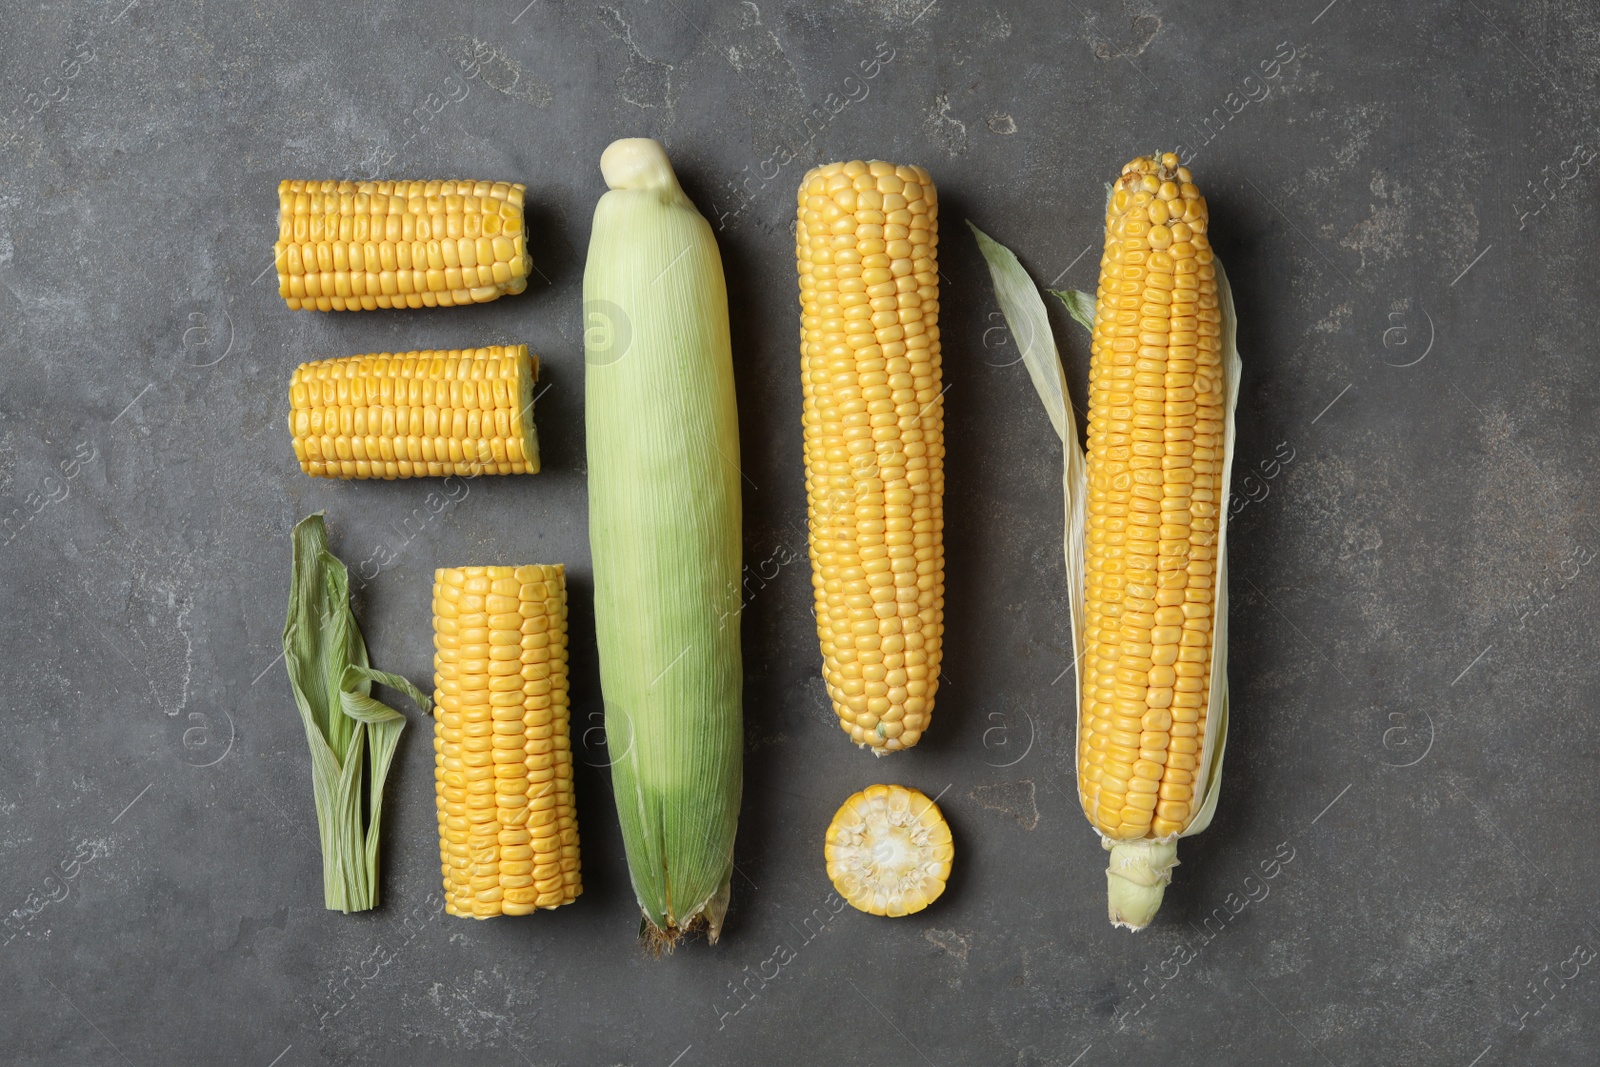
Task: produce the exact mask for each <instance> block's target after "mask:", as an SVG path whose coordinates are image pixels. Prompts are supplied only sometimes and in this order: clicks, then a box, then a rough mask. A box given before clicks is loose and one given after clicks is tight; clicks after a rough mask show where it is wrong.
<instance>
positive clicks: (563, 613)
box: [433, 564, 583, 919]
mask: <svg viewBox="0 0 1600 1067" xmlns="http://www.w3.org/2000/svg"><path fill="white" fill-rule="evenodd" d="M433 628H434V639H433V642H434V647H435V648H436V649H437V652H436V654H435V656H434V670H435V672H436V680H435V685H436V686H437V689H436V691H435V693H434V735H433V738H434V739H433V750H434V792H435V796H436V798H437V805H438V811H439V862H440V870H441V871H442V873H443V874H444V894H445V910H446V911H448V912H449V913H450V914H452V915H467V916H471V917H473V918H477V919H484V918H488V917H490V916H492V915H527V914H529V913H530V912H532V911H533V910H534V909H535V908H555V907H559V906H561V905H562V904H569V903H571V902H572V901H573V900H574V899H576V898H577V896H578V894H579V893H581V892H583V885H582V882H581V880H580V878H579V872H578V822H577V815H576V812H575V807H574V803H573V789H572V745H571V742H570V740H569V736H568V719H569V713H568V705H567V587H566V574H565V571H564V570H563V568H562V567H561V566H560V565H559V564H558V565H556V566H548V567H455V568H446V569H441V570H439V571H436V572H435V574H434V587H433Z"/></svg>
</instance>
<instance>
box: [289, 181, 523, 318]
mask: <svg viewBox="0 0 1600 1067" xmlns="http://www.w3.org/2000/svg"><path fill="white" fill-rule="evenodd" d="M524 191H525V187H524V186H522V185H520V184H509V183H507V182H468V181H428V182H393V181H389V182H349V181H283V182H279V183H278V242H277V244H276V245H275V246H274V248H273V252H274V258H275V260H276V263H277V268H278V295H280V296H282V297H283V298H284V300H285V301H287V302H288V304H289V308H290V310H292V311H298V310H301V309H305V310H317V311H362V310H365V311H371V310H373V309H375V308H390V307H412V308H419V307H451V306H453V305H456V304H477V303H482V302H484V301H486V300H497V299H499V298H500V297H501V296H502V295H504V294H506V293H520V292H522V291H523V290H524V289H526V288H527V287H528V270H529V268H530V267H531V266H532V262H531V261H530V260H529V258H528V251H527V242H526V239H525V235H524V232H523V216H522V194H523V192H524Z"/></svg>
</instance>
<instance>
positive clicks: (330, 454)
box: [289, 345, 539, 478]
mask: <svg viewBox="0 0 1600 1067" xmlns="http://www.w3.org/2000/svg"><path fill="white" fill-rule="evenodd" d="M538 377H539V357H537V356H529V355H528V346H527V345H490V346H489V347H487V348H468V349H452V350H450V351H442V352H432V351H425V352H401V353H389V352H383V353H379V354H375V355H370V356H348V357H345V358H343V359H325V360H321V361H319V362H315V363H302V364H301V365H300V367H299V368H298V369H296V371H295V372H294V377H293V378H292V379H291V380H290V384H289V432H290V434H292V435H293V437H294V454H295V457H296V458H297V459H299V460H300V469H301V470H303V471H305V472H306V473H307V474H309V475H311V476H313V477H317V478H422V477H435V478H437V477H442V476H445V475H450V474H462V475H477V474H535V473H537V472H538V470H539V440H538V437H537V436H535V433H534V425H533V383H534V381H535V380H536V379H537V378H538Z"/></svg>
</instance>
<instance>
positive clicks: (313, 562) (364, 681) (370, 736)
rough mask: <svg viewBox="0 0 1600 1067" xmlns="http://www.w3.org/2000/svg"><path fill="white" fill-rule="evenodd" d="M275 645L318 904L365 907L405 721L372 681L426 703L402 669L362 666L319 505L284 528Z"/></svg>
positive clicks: (374, 894) (373, 900)
mask: <svg viewBox="0 0 1600 1067" xmlns="http://www.w3.org/2000/svg"><path fill="white" fill-rule="evenodd" d="M283 651H284V663H285V664H286V666H287V667H288V672H289V686H290V688H291V689H292V690H293V691H294V699H295V706H296V707H297V708H298V709H299V711H300V721H301V724H302V725H303V726H304V727H305V731H306V742H307V744H308V745H309V746H310V749H311V786H312V792H313V796H314V797H315V800H316V806H317V831H318V834H319V836H320V837H321V840H322V890H323V904H324V905H325V906H326V907H327V908H328V909H329V910H331V911H342V912H346V913H348V912H352V911H366V910H368V909H370V908H373V907H376V906H377V903H378V837H379V828H380V825H381V817H382V813H383V785H384V781H385V780H386V779H387V777H388V774H389V766H390V764H391V763H392V762H393V760H394V754H395V749H396V747H397V745H398V743H399V739H400V732H401V730H403V729H404V728H405V719H404V717H403V716H402V715H401V714H400V713H399V712H397V711H395V710H394V709H393V708H391V707H389V706H388V705H386V704H383V703H381V702H379V701H377V700H375V699H373V698H372V696H371V692H372V683H373V682H378V683H380V684H382V685H387V686H389V687H391V688H394V689H398V690H400V691H401V692H403V693H405V694H406V695H407V696H409V697H410V698H411V699H412V701H413V702H415V703H416V705H417V706H418V707H420V708H422V709H423V710H424V711H425V712H426V711H428V710H430V709H431V708H432V706H433V705H432V702H431V701H429V699H428V698H427V697H426V696H425V695H424V694H423V693H422V692H421V691H420V690H419V689H417V688H416V687H415V686H413V685H412V684H411V683H410V682H408V681H406V680H405V679H404V678H401V677H400V676H399V675H394V674H386V673H384V672H382V671H375V670H373V669H372V668H371V667H370V666H368V661H367V646H366V642H365V641H363V640H362V638H361V628H360V627H359V626H358V625H357V624H356V620H355V615H354V613H353V612H352V611H351V610H350V576H349V572H348V571H346V570H345V566H344V564H343V563H341V562H340V561H339V558H338V557H337V556H335V555H334V554H333V553H332V552H330V551H329V550H328V531H327V527H326V525H325V524H324V522H323V517H322V513H321V512H317V513H316V514H315V515H310V516H307V517H306V518H305V519H303V520H301V521H300V523H298V524H297V525H296V526H295V528H294V569H293V574H292V577H291V579H290V592H289V611H288V616H287V618H286V620H285V622H284V628H283Z"/></svg>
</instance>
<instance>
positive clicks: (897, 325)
mask: <svg viewBox="0 0 1600 1067" xmlns="http://www.w3.org/2000/svg"><path fill="white" fill-rule="evenodd" d="M938 217H939V205H938V198H937V194H936V192H935V190H934V186H933V181H932V179H930V178H929V177H928V172H927V171H925V170H923V169H922V168H921V167H904V166H895V165H894V164H891V163H882V162H871V163H866V162H861V161H859V160H858V161H855V162H851V163H833V164H829V165H828V166H824V167H818V168H816V169H815V170H812V171H811V172H810V173H809V174H807V175H806V176H805V179H804V180H803V181H802V182H801V183H800V191H799V205H798V219H797V225H796V230H795V258H796V261H797V263H798V267H799V279H800V314H801V324H800V338H801V389H802V394H803V396H804V413H803V416H802V422H803V425H804V429H805V462H806V494H807V503H808V511H809V519H810V551H811V568H812V579H811V584H812V588H813V591H814V597H815V611H816V618H817V636H818V638H819V639H820V641H821V644H822V660H823V668H822V672H823V678H824V680H825V681H826V683H827V688H828V695H829V696H830V697H831V698H832V700H833V707H834V710H835V712H836V713H837V714H838V716H839V725H840V726H841V727H843V729H844V730H845V732H847V733H848V734H849V735H850V737H851V739H852V740H854V741H855V742H856V744H857V745H860V746H863V747H869V748H871V749H872V750H873V752H874V753H876V754H877V755H880V756H881V755H884V754H885V753H888V752H895V751H898V750H901V749H906V748H910V747H911V746H912V745H915V744H916V743H917V741H918V740H919V739H920V738H921V737H922V733H923V731H924V730H926V729H927V728H928V722H929V719H930V717H931V715H932V712H933V698H934V693H935V692H936V691H937V690H938V688H939V662H940V651H941V643H942V636H943V633H944V547H943V529H944V400H943V392H942V391H941V388H940V380H941V372H940V362H939V325H938V323H939V271H938V266H937V260H936V257H935V248H936V246H937V245H938V242H939V225H938Z"/></svg>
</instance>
